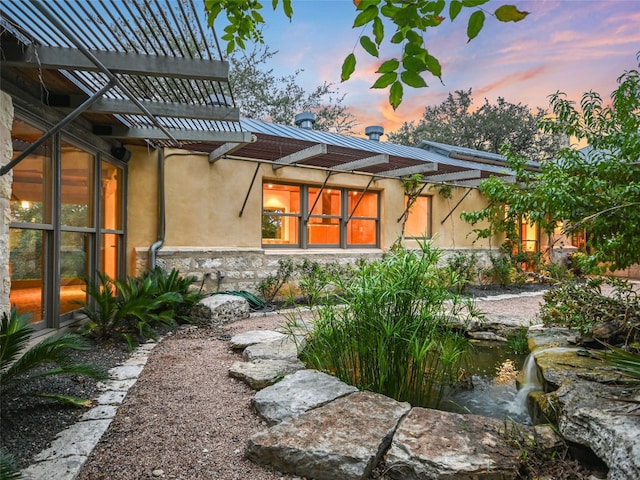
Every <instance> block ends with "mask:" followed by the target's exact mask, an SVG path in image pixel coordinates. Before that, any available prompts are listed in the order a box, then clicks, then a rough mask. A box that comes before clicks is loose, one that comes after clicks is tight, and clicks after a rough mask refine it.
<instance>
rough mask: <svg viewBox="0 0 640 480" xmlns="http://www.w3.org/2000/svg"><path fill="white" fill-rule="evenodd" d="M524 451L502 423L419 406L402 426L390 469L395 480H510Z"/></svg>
mask: <svg viewBox="0 0 640 480" xmlns="http://www.w3.org/2000/svg"><path fill="white" fill-rule="evenodd" d="M523 428H525V427H524V426H523ZM519 453H520V452H519V451H518V449H517V448H516V447H515V446H514V445H512V444H510V443H509V441H508V439H507V437H506V436H505V434H504V423H503V422H502V421H501V420H498V419H495V418H490V417H483V416H480V415H461V414H458V413H449V412H442V411H439V410H432V409H427V408H413V409H412V410H411V412H410V413H409V415H407V416H406V417H405V418H404V419H403V420H402V422H400V425H399V426H398V430H397V431H396V434H395V436H394V437H393V441H392V442H391V448H390V449H389V451H388V452H387V454H386V456H385V466H386V468H387V475H388V476H389V477H390V478H394V479H402V480H418V479H420V480H424V479H441V478H452V479H453V478H455V479H459V480H471V479H473V480H481V479H492V480H493V479H510V478H516V476H515V475H516V472H517V469H518V455H519Z"/></svg>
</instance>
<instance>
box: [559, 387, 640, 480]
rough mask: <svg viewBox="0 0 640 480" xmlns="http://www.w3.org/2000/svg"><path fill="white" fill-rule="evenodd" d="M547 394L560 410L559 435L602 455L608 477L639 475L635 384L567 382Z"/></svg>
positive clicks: (619, 479)
mask: <svg viewBox="0 0 640 480" xmlns="http://www.w3.org/2000/svg"><path fill="white" fill-rule="evenodd" d="M550 395H551V396H552V397H553V401H554V403H555V404H556V405H557V406H558V407H559V410H560V413H559V419H560V421H559V424H558V427H559V430H560V433H561V434H562V436H563V437H564V438H565V439H566V440H568V441H571V442H574V443H578V444H580V445H585V446H588V447H589V448H590V449H591V450H592V451H593V452H594V453H595V454H596V455H597V456H598V458H600V459H602V460H603V461H604V462H605V463H606V464H607V466H608V467H609V474H608V476H607V478H608V479H609V480H635V479H638V478H640V441H639V440H638V439H639V438H640V417H639V416H638V415H637V411H636V415H634V414H633V412H632V410H633V409H634V408H637V402H640V389H639V388H638V387H637V386H636V387H630V386H619V385H603V384H598V383H595V382H579V383H572V382H567V383H565V384H564V385H562V386H561V387H560V388H559V389H558V390H557V391H556V392H553V393H552V394H550ZM634 402H636V403H634Z"/></svg>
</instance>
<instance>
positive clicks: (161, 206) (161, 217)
mask: <svg viewBox="0 0 640 480" xmlns="http://www.w3.org/2000/svg"><path fill="white" fill-rule="evenodd" d="M164 161H165V156H164V148H159V149H158V239H157V240H156V241H155V242H153V244H151V247H149V270H153V269H154V268H156V258H157V254H158V250H160V249H161V248H162V245H163V244H164V235H165V230H166V208H165V191H164Z"/></svg>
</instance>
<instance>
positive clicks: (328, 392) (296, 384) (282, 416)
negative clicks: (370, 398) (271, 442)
mask: <svg viewBox="0 0 640 480" xmlns="http://www.w3.org/2000/svg"><path fill="white" fill-rule="evenodd" d="M357 391H358V389H357V388H356V387H354V386H351V385H347V384H346V383H344V382H343V381H341V380H338V379H337V378H336V377H333V376H331V375H327V374H326V373H322V372H319V371H317V370H299V371H297V372H295V373H293V374H291V375H287V376H286V377H284V378H283V379H282V380H281V381H280V382H278V383H276V384H275V385H272V386H270V387H267V388H265V389H263V390H261V391H259V392H258V393H256V395H255V396H254V397H253V400H252V404H253V407H254V408H255V409H256V410H257V412H258V413H259V414H260V415H261V416H262V418H264V419H265V420H266V421H267V423H268V424H269V425H274V424H276V423H280V422H283V421H285V420H289V419H291V418H293V417H296V416H298V415H300V414H301V413H304V412H306V411H308V410H311V409H312V408H317V407H320V406H322V405H325V404H327V403H329V402H331V401H333V400H335V399H337V398H340V397H343V396H345V395H349V394H350V393H355V392H357Z"/></svg>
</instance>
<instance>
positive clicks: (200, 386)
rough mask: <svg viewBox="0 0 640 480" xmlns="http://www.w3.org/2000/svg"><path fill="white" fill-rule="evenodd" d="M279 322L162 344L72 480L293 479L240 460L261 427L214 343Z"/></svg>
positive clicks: (534, 306)
mask: <svg viewBox="0 0 640 480" xmlns="http://www.w3.org/2000/svg"><path fill="white" fill-rule="evenodd" d="M541 299H542V297H541V296H540V295H537V296H531V297H526V296H523V297H518V298H514V299H508V300H504V299H503V300H494V301H481V302H478V305H479V307H480V308H481V310H482V311H484V312H485V313H486V314H487V315H489V316H491V315H509V314H515V315H519V316H521V315H528V316H531V318H533V317H534V316H535V313H536V312H537V311H538V306H539V303H540V301H541ZM285 322H286V319H285V318H284V317H283V316H282V315H273V316H267V317H255V318H250V319H245V320H241V321H238V322H235V323H233V324H229V325H226V326H225V327H223V329H222V330H215V331H214V330H211V329H202V328H198V329H194V328H187V329H183V330H181V331H179V332H176V333H175V334H173V335H171V336H169V337H167V338H165V339H164V340H163V341H162V342H161V343H160V344H159V345H158V346H157V347H156V348H155V349H154V350H153V351H152V352H151V355H150V358H149V362H148V363H147V366H146V367H145V369H144V370H143V372H142V374H141V376H140V378H139V379H138V381H137V383H136V384H135V385H134V387H133V388H132V389H131V390H130V392H129V394H128V395H127V397H126V399H125V401H124V403H123V404H122V406H121V407H120V409H119V410H118V414H117V415H116V418H115V419H114V421H113V423H112V424H111V426H110V427H109V429H108V431H107V433H106V434H105V435H104V436H103V437H102V439H101V441H100V442H99V443H98V445H97V446H96V448H95V449H94V451H93V453H92V454H91V456H90V457H89V460H88V461H87V463H86V464H85V466H84V468H83V470H82V472H81V474H80V475H79V477H78V480H100V479H109V480H131V479H138V480H142V479H153V478H166V479H184V480H187V479H189V480H196V479H207V480H211V479H223V480H233V479H242V480H248V479H251V480H271V479H274V480H275V479H293V478H296V477H292V476H288V475H284V474H282V473H279V472H276V471H273V470H271V469H269V468H267V467H263V466H260V465H256V464H254V463H252V462H250V461H248V460H246V459H245V458H244V447H245V444H246V442H247V439H248V438H249V437H250V436H251V435H253V434H254V433H256V432H258V431H260V430H262V429H264V428H265V427H266V424H265V423H264V422H263V421H262V420H261V419H260V418H259V417H258V415H257V414H256V413H255V412H254V411H253V410H252V408H251V403H250V402H251V398H252V396H253V393H254V392H253V391H252V390H251V389H250V388H249V387H247V386H246V385H245V384H244V383H242V382H241V381H238V380H235V379H232V378H230V377H229V376H228V374H227V371H228V369H229V367H230V366H231V364H232V363H233V362H235V361H238V360H241V356H240V354H238V353H236V352H233V351H232V350H231V349H230V347H229V342H228V341H226V340H220V338H224V337H221V336H222V335H234V334H236V333H240V332H244V331H248V330H255V329H265V330H268V329H274V328H277V327H278V326H279V325H282V324H284V323H285ZM154 472H155V474H154Z"/></svg>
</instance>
